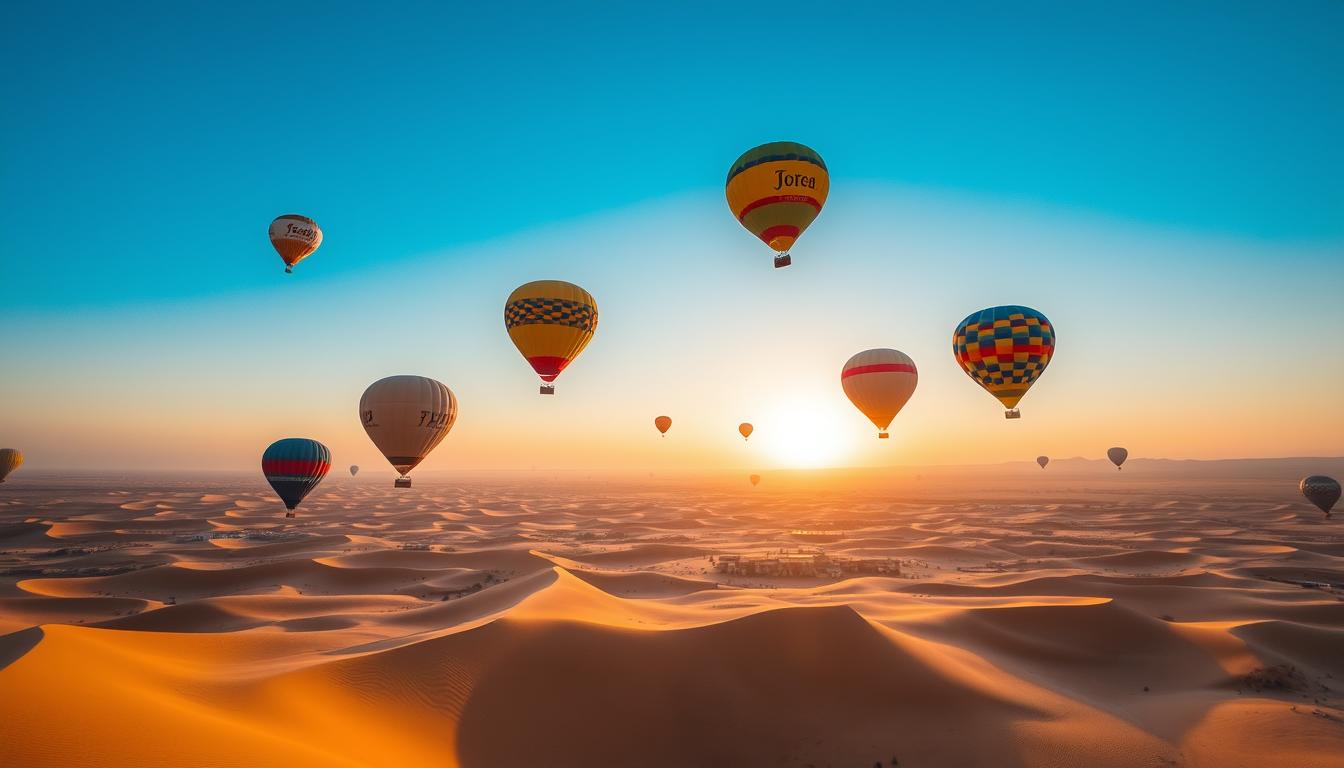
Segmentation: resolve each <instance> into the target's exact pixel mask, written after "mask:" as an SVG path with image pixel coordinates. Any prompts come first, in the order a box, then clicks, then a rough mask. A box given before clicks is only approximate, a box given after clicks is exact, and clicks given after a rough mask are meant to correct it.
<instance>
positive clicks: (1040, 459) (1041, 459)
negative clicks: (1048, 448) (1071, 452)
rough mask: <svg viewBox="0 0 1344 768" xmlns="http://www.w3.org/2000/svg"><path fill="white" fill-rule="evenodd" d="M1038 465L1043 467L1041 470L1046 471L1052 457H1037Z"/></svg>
mask: <svg viewBox="0 0 1344 768" xmlns="http://www.w3.org/2000/svg"><path fill="white" fill-rule="evenodd" d="M1036 463H1037V464H1040V465H1041V469H1045V465H1046V464H1049V463H1050V457H1049V456H1037V457H1036Z"/></svg>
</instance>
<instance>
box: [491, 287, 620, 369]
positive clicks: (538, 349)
mask: <svg viewBox="0 0 1344 768" xmlns="http://www.w3.org/2000/svg"><path fill="white" fill-rule="evenodd" d="M504 328H505V330H507V331H508V332H509V339H510V340H512V341H513V345H514V346H515V347H517V348H518V351H519V352H520V353H522V355H523V358H524V359H526V360H527V363H528V365H531V366H532V370H534V371H536V372H537V375H538V376H540V377H541V380H542V382H544V383H543V384H542V385H541V394H543V395H550V394H554V393H555V384H554V383H553V382H554V381H555V377H557V376H559V375H560V372H561V371H563V370H565V368H566V367H568V366H569V364H570V363H572V362H574V359H575V358H577V357H578V356H579V353H580V352H582V351H583V349H584V347H586V346H588V342H590V341H592V339H593V333H594V332H596V331H597V301H596V300H594V299H593V295H592V294H591V293H589V292H587V291H585V290H584V289H582V288H580V287H579V286H577V285H575V284H573V283H567V282H565V281H563V280H536V281H534V282H531V283H526V284H524V285H520V286H518V287H517V288H515V289H514V291H513V293H511V294H509V298H508V299H507V300H506V301H505V302H504Z"/></svg>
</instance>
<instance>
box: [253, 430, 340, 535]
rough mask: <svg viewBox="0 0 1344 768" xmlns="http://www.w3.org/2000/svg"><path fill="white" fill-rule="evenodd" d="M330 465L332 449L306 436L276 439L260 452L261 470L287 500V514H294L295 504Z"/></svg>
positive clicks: (282, 497)
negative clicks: (264, 450)
mask: <svg viewBox="0 0 1344 768" xmlns="http://www.w3.org/2000/svg"><path fill="white" fill-rule="evenodd" d="M329 469H331V451H329V450H327V446H325V445H323V444H321V443H319V442H317V441H316V440H309V439H308V438H306V437H286V438H284V439H283V440H276V441H275V442H274V443H271V445H270V447H269V448H267V449H266V452H265V453H263V454H261V472H262V474H264V475H266V482H268V483H270V484H271V487H272V488H274V489H275V495H277V496H279V497H280V500H281V501H283V502H284V503H285V509H286V510H287V511H286V512H285V517H293V516H294V508H295V507H297V506H299V502H301V501H303V497H304V496H307V495H308V494H309V493H310V492H311V491H312V490H313V489H314V488H316V487H317V484H318V483H320V482H322V478H324V477H326V476H327V470H329Z"/></svg>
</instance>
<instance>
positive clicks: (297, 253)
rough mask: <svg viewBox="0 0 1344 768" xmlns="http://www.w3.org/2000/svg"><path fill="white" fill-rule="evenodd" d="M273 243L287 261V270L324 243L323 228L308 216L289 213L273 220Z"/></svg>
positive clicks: (292, 268)
mask: <svg viewBox="0 0 1344 768" xmlns="http://www.w3.org/2000/svg"><path fill="white" fill-rule="evenodd" d="M270 235H271V245H272V246H274V247H275V252H276V253H278V254H280V258H282V259H284V261H285V271H286V272H293V271H294V265H295V264H298V263H299V262H300V261H303V260H304V259H306V258H308V257H309V256H311V255H312V253H313V251H316V250H317V248H318V246H320V245H322V228H321V227H319V226H317V222H316V221H313V220H312V219H310V218H308V217H307V216H300V215H299V214H297V213H287V214H285V215H284V216H277V217H276V219H275V221H272V222H271V231H270Z"/></svg>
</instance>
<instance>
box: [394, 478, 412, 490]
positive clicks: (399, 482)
mask: <svg viewBox="0 0 1344 768" xmlns="http://www.w3.org/2000/svg"><path fill="white" fill-rule="evenodd" d="M392 487H393V488H410V487H411V478H409V477H398V478H397V479H396V480H395V481H394V482H393V483H392Z"/></svg>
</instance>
